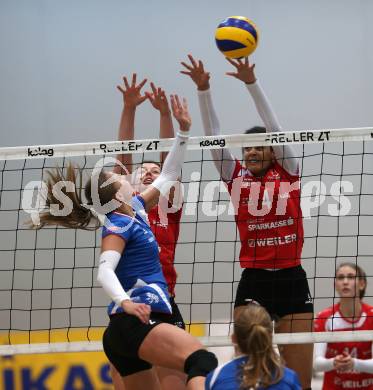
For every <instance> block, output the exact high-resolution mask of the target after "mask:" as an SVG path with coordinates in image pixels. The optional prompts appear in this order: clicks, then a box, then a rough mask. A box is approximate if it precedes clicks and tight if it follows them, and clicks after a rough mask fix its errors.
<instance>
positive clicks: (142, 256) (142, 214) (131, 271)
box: [102, 196, 172, 315]
mask: <svg viewBox="0 0 373 390" xmlns="http://www.w3.org/2000/svg"><path fill="white" fill-rule="evenodd" d="M144 206H145V204H144V200H143V199H142V198H141V197H140V196H135V197H133V198H132V208H133V210H134V211H135V216H134V217H131V216H129V215H126V214H122V213H119V212H117V211H114V212H112V213H109V214H107V215H106V219H105V225H104V226H103V228H102V237H103V238H104V237H106V236H108V235H109V234H115V235H117V236H119V237H121V238H122V239H123V240H124V241H125V243H126V246H125V248H124V252H123V253H122V256H121V258H120V260H119V263H118V265H117V268H116V269H115V274H116V276H117V278H118V279H119V282H120V283H121V285H122V286H123V288H124V290H125V291H126V292H127V294H128V295H129V296H130V297H131V300H132V301H134V302H139V303H146V304H148V305H150V306H151V308H152V311H159V312H164V313H169V314H171V313H172V309H171V305H170V303H169V296H168V292H167V283H166V280H165V278H164V276H163V273H162V268H161V264H160V260H159V249H158V243H157V241H156V239H155V237H154V234H153V232H152V230H151V228H150V226H149V224H148V221H147V214H146V211H145V209H144ZM120 312H123V309H122V308H121V307H120V306H118V305H116V304H115V302H111V303H110V304H109V306H108V314H109V315H110V314H114V313H120Z"/></svg>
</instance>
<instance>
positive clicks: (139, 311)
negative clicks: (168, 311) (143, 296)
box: [121, 299, 151, 324]
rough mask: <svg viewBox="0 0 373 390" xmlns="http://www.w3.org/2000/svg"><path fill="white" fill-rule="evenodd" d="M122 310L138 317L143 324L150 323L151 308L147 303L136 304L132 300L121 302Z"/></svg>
mask: <svg viewBox="0 0 373 390" xmlns="http://www.w3.org/2000/svg"><path fill="white" fill-rule="evenodd" d="M121 306H122V309H123V310H124V311H125V312H126V313H128V314H131V315H133V316H136V317H137V318H138V319H139V320H140V321H141V322H143V323H144V324H147V323H148V322H149V317H150V312H151V308H150V306H149V305H146V304H145V303H135V302H132V301H131V300H130V299H126V300H124V301H122V302H121Z"/></svg>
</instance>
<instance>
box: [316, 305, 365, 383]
mask: <svg viewBox="0 0 373 390" xmlns="http://www.w3.org/2000/svg"><path fill="white" fill-rule="evenodd" d="M343 330H373V306H370V305H367V304H365V303H363V304H362V310H361V316H360V318H357V319H356V320H354V321H352V320H351V319H349V318H344V317H343V315H342V314H341V312H340V309H339V303H338V304H336V305H334V306H332V307H329V308H327V309H325V310H323V311H322V312H320V313H319V314H318V315H317V318H316V319H315V331H316V332H331V331H333V332H334V331H335V332H338V331H343ZM343 351H346V352H348V353H349V354H350V355H351V356H352V357H355V358H357V359H372V342H371V341H354V342H346V343H327V349H326V354H325V358H327V359H330V358H333V357H335V356H337V355H340V354H342V353H343ZM330 389H336V390H342V389H343V390H346V389H365V390H373V374H369V373H364V372H356V371H350V372H338V371H336V370H332V371H328V372H325V374H324V383H323V390H330Z"/></svg>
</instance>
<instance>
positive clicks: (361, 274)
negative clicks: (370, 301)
mask: <svg viewBox="0 0 373 390" xmlns="http://www.w3.org/2000/svg"><path fill="white" fill-rule="evenodd" d="M342 267H350V268H352V269H353V270H355V272H356V277H357V278H358V279H359V280H362V281H364V284H365V285H364V288H363V289H362V290H360V294H359V298H360V299H363V298H364V296H365V291H366V289H367V283H368V282H367V274H366V273H365V271H364V270H363V269H362V268H361V267H360V266H358V265H357V264H355V263H349V262H346V263H341V264H339V266H338V267H337V269H336V270H335V274H336V275H337V273H338V271H339V270H340V269H341V268H342Z"/></svg>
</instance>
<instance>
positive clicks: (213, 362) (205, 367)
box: [184, 349, 218, 382]
mask: <svg viewBox="0 0 373 390" xmlns="http://www.w3.org/2000/svg"><path fill="white" fill-rule="evenodd" d="M217 365H218V359H217V358H216V356H215V355H214V354H213V353H212V352H209V351H206V350H205V349H199V350H197V351H195V352H193V353H192V354H191V355H189V356H188V357H187V358H186V360H185V363H184V372H185V373H186V374H187V375H188V379H187V382H188V381H190V380H191V379H192V378H194V377H196V376H204V377H206V376H207V374H208V373H209V372H210V371H212V370H214V369H215V368H216V367H217Z"/></svg>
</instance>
